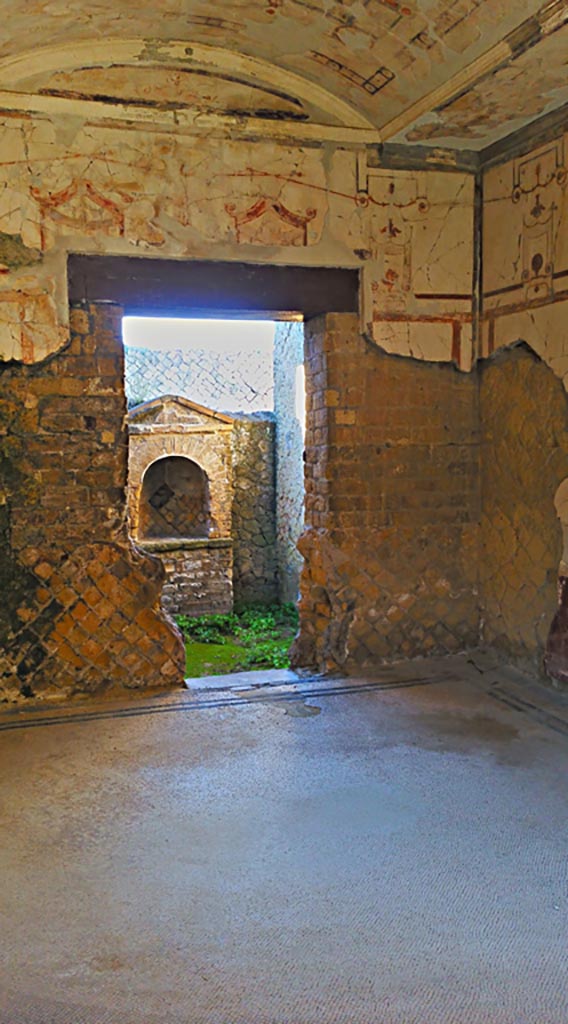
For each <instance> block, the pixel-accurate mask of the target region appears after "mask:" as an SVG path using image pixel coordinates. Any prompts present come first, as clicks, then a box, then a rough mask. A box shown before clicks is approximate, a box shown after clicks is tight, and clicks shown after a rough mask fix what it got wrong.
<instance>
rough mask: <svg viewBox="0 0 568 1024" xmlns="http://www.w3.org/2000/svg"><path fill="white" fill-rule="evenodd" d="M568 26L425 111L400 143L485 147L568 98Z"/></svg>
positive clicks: (470, 147)
mask: <svg viewBox="0 0 568 1024" xmlns="http://www.w3.org/2000/svg"><path fill="white" fill-rule="evenodd" d="M567 69H568V31H567V30H566V29H564V30H563V31H558V32H555V33H554V34H553V35H550V36H548V37H547V38H545V39H542V40H541V41H540V42H539V43H538V44H537V45H534V46H532V47H531V48H530V49H529V50H527V51H526V52H525V53H522V54H520V55H519V56H518V57H517V58H516V59H515V60H511V61H509V62H508V63H507V64H506V65H505V66H504V67H499V68H498V69H497V70H496V71H493V72H491V73H489V74H486V75H484V76H483V77H482V78H481V79H480V80H479V81H478V82H476V83H475V85H474V86H472V88H470V89H468V90H466V91H465V92H461V93H459V94H458V95H457V97H456V98H455V99H452V100H451V101H449V102H447V103H444V104H443V105H442V106H440V107H438V108H437V109H436V110H434V111H433V112H432V113H428V114H426V115H425V116H424V117H422V118H420V119H419V120H418V122H417V123H416V124H415V125H413V126H412V127H411V128H409V129H407V130H405V131H403V132H401V133H400V135H399V136H397V141H399V142H406V143H409V142H420V143H429V142H435V143H436V144H437V145H446V146H457V147H463V146H466V147H467V148H469V149H482V148H484V147H485V146H489V145H491V143H492V142H495V141H497V139H500V138H501V137H502V135H503V125H506V126H507V134H508V133H510V132H513V131H515V130H516V129H518V128H522V127H523V125H526V124H527V123H528V122H529V121H533V120H534V119H535V118H536V117H538V116H539V115H541V114H545V113H547V111H549V110H552V109H554V108H555V107H558V106H561V105H562V104H563V103H567V102H568V75H567Z"/></svg>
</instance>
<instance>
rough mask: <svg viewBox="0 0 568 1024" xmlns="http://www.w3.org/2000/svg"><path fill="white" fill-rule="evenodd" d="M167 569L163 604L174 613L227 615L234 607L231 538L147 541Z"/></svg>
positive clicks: (171, 613) (146, 549) (149, 548)
mask: <svg viewBox="0 0 568 1024" xmlns="http://www.w3.org/2000/svg"><path fill="white" fill-rule="evenodd" d="M141 547H142V548H143V549H144V550H145V551H152V552H154V553H155V554H157V555H159V557H160V559H161V562H162V565H163V566H164V569H165V572H166V579H165V582H164V586H163V590H162V605H163V607H164V608H165V609H166V611H167V612H168V613H169V614H170V615H227V614H229V612H232V610H233V544H232V541H231V540H230V539H227V540H225V539H218V540H210V541H193V542H191V543H190V542H185V543H183V544H179V546H176V545H175V543H173V542H167V541H162V542H160V541H154V542H150V543H143V544H142V545H141Z"/></svg>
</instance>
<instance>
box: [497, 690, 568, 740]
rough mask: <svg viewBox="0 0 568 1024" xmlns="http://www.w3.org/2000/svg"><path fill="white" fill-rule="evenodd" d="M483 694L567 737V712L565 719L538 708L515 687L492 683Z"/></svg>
mask: <svg viewBox="0 0 568 1024" xmlns="http://www.w3.org/2000/svg"><path fill="white" fill-rule="evenodd" d="M484 692H485V693H486V694H487V696H488V697H493V699H494V700H497V701H499V703H500V704H505V705H506V706H507V707H508V708H512V709H513V711H520V712H521V714H525V715H528V717H529V718H531V719H532V720H533V721H535V722H538V723H539V724H540V725H544V726H546V727H547V728H548V729H553V730H554V732H558V733H560V735H561V736H568V711H567V717H562V716H561V715H557V714H555V713H554V712H552V711H548V710H547V709H546V708H543V707H539V706H538V704H535V703H534V701H532V700H527V698H526V696H523V695H521V693H520V692H519V689H518V688H517V687H514V686H509V687H505V686H503V685H502V684H501V683H492V684H491V686H490V687H488V688H487V689H486V690H485V691H484ZM555 696H556V697H557V696H558V695H557V694H555Z"/></svg>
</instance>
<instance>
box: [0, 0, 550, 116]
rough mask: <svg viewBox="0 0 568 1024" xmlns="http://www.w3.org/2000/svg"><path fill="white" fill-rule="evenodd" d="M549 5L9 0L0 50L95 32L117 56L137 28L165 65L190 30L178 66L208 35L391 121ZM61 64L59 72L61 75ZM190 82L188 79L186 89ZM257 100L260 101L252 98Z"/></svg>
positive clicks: (455, 0)
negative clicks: (117, 46)
mask: <svg viewBox="0 0 568 1024" xmlns="http://www.w3.org/2000/svg"><path fill="white" fill-rule="evenodd" d="M542 6H543V0H516V3H515V4H511V3H510V0H365V2H364V3H360V2H358V0H342V2H328V0H228V2H226V3H224V4H223V5H222V9H221V10H219V11H217V8H215V9H213V8H212V6H211V4H208V3H205V2H204V0H165V2H164V3H161V4H160V7H159V13H158V11H157V9H156V5H155V4H153V3H150V0H140V2H139V3H137V4H136V5H126V4H125V5H122V8H121V9H118V10H117V6H116V3H115V2H114V0H94V2H93V3H91V4H90V5H89V9H88V11H87V10H86V9H85V6H84V3H83V2H82V0H51V2H50V3H49V4H48V5H46V4H45V3H44V2H40V0H12V2H11V4H10V17H9V19H7V24H5V26H4V27H3V35H2V43H1V45H0V61H1V60H2V58H3V57H4V58H7V57H9V56H10V55H11V54H22V53H24V52H25V51H26V50H29V49H30V48H31V47H32V46H33V47H34V48H48V47H56V46H63V47H65V46H70V51H69V52H68V54H67V56H68V57H69V55H70V52H71V51H72V49H73V48H74V47H75V48H76V46H77V44H81V43H82V42H83V41H85V40H88V42H89V44H90V46H91V47H92V46H93V45H96V44H98V43H99V42H101V41H102V42H104V43H105V44H106V46H107V52H106V54H105V58H104V61H103V63H104V66H105V67H108V66H109V65H112V64H113V63H118V64H120V61H119V60H118V61H117V60H115V54H114V49H113V44H112V40H132V39H140V40H141V41H143V40H145V41H146V42H145V44H144V47H143V49H142V50H141V53H140V55H139V57H138V58H136V60H135V61H134V63H136V62H137V61H139V62H140V63H142V64H143V65H144V67H145V68H146V69H148V68H149V67H150V66H155V67H158V68H159V67H162V68H164V66H166V65H167V64H168V63H173V62H172V60H171V53H169V52H168V43H169V41H171V40H186V41H187V45H186V47H185V50H186V52H184V53H183V54H182V56H181V58H180V57H179V56H176V60H175V66H174V69H173V71H176V70H179V69H183V68H185V69H190V70H192V69H194V67H195V57H194V54H193V53H192V46H191V44H192V43H193V44H195V43H198V42H199V43H203V44H207V45H214V46H221V47H223V48H225V49H227V50H229V51H235V52H241V53H243V54H246V55H248V56H250V57H255V58H257V59H262V60H265V61H268V62H270V63H272V64H273V65H275V66H277V67H279V68H282V69H285V70H288V71H289V72H293V73H296V74H300V75H302V76H304V78H305V79H306V81H307V82H308V83H312V84H313V85H321V86H323V87H324V88H325V89H327V90H329V92H330V93H331V94H333V95H335V96H337V97H341V98H342V99H343V100H345V101H346V102H347V103H350V104H352V105H353V107H354V108H355V109H358V110H361V111H362V112H363V113H364V114H365V115H366V116H367V117H368V118H369V120H370V121H371V122H372V123H374V124H375V125H384V124H385V123H386V122H388V121H390V120H391V119H393V118H395V117H397V115H399V114H400V113H401V111H402V110H404V108H405V107H406V106H408V105H409V104H412V103H415V102H416V101H418V100H419V99H421V98H422V97H424V96H427V95H428V94H429V93H431V92H432V90H434V89H435V88H437V87H438V86H440V85H442V84H443V83H444V82H446V81H447V80H448V79H449V78H451V77H452V76H453V75H456V74H458V73H460V72H462V71H463V70H464V68H465V67H467V65H468V64H469V63H470V62H471V61H472V60H475V59H476V58H478V57H479V56H480V55H481V54H483V53H484V52H485V51H487V50H488V49H489V48H491V47H492V46H493V45H495V44H496V43H497V42H498V41H499V40H500V39H502V38H503V37H504V36H505V35H506V34H507V33H509V32H511V31H512V30H514V29H516V28H517V27H518V26H519V25H520V24H521V23H522V22H523V21H524V20H526V19H527V18H530V17H531V16H532V15H535V14H536V13H537V11H538V10H539V9H540V8H541V7H542ZM47 63H48V64H49V61H47ZM93 63H96V61H93V59H92V58H89V57H88V55H86V58H85V62H84V65H83V67H84V68H92V65H93ZM67 67H68V65H67V64H66V63H65V62H61V61H55V62H54V63H53V64H51V65H50V66H48V67H46V68H45V69H44V77H43V78H42V65H41V59H40V60H39V62H37V61H32V62H31V63H30V65H29V67H27V68H23V69H22V73H20V71H18V73H17V74H16V73H15V69H13V68H12V72H13V73H12V75H11V76H8V80H7V83H5V84H4V87H6V88H22V87H24V88H26V87H27V83H29V85H30V87H32V86H33V88H35V89H46V90H50V89H55V90H58V89H64V90H67V89H69V88H71V89H73V84H72V82H69V81H68V80H67V78H66V76H65V71H66V70H67ZM74 67H80V65H77V64H75V65H74ZM54 71H56V72H58V73H61V74H60V75H59V77H58V76H57V75H56V76H55V78H53V72H54ZM81 75H82V76H83V78H82V80H81V79H80V78H79V79H77V83H76V84H77V85H78V86H79V87H80V91H82V90H83V89H86V90H87V92H89V90H90V95H92V96H96V95H101V89H100V87H99V83H100V81H101V79H102V85H103V93H102V94H103V95H105V94H106V92H105V90H106V85H105V79H104V76H103V75H100V74H99V73H98V72H97V71H96V70H95V69H93V70H91V71H89V72H88V73H87V72H86V71H83V72H81ZM111 77H112V81H111V82H109V87H110V88H111V92H112V95H115V94H116V95H120V96H121V97H122V98H126V99H132V91H131V90H132V83H131V82H129V81H124V82H123V83H122V84H120V81H119V80H120V77H121V72H119V71H117V72H115V71H114V70H113V72H112V76H111ZM138 77H140V76H138ZM146 77H147V76H146ZM0 78H1V75H0ZM194 84H195V83H194ZM186 87H187V86H186V85H180V89H181V92H182V93H183V92H184V90H185V89H186ZM136 88H137V90H138V91H139V90H140V88H141V87H140V86H137V87H136ZM163 88H164V86H163V75H162V74H161V73H160V74H159V75H158V76H157V77H156V81H155V84H154V85H152V86H149V87H148V88H146V89H145V90H144V96H145V99H146V100H149V99H152V100H156V99H158V98H159V96H160V94H162V95H163ZM168 88H169V87H168ZM198 91H201V86H200V87H199V88H198ZM175 98H176V99H178V98H179V99H183V97H175ZM250 102H251V103H252V105H253V106H254V104H255V100H254V99H253V98H252V97H251V100H250ZM263 103H264V101H263ZM239 105H240V104H239Z"/></svg>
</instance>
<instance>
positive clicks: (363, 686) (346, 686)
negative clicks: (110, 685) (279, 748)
mask: <svg viewBox="0 0 568 1024" xmlns="http://www.w3.org/2000/svg"><path fill="white" fill-rule="evenodd" d="M459 681H460V680H459V677H458V676H457V675H453V674H452V675H446V674H437V675H435V676H432V675H429V676H416V677H414V678H409V679H405V680H399V681H392V682H385V681H381V680H376V681H374V682H364V683H355V682H354V683H342V682H338V683H337V684H336V685H332V684H331V681H329V682H328V683H327V684H326V685H319V686H318V685H315V686H313V687H311V686H310V685H309V684H310V683H315V684H317V683H320V684H321V683H322V677H321V676H313V677H308V678H306V679H305V680H303V681H302V683H303V685H300V686H298V684H296V683H294V684H292V685H290V686H289V687H286V686H279V687H278V692H277V693H275V692H272V693H271V692H270V690H271V689H272V690H273V689H274V687H271V686H270V684H267V685H266V686H262V687H258V686H255V687H254V688H252V687H251V692H250V695H249V694H246V695H243V693H242V691H241V692H240V693H239V695H236V696H230V695H229V694H225V695H223V696H219V697H212V696H201V697H197V698H193V699H190V700H170V701H169V702H168V703H153V704H149V703H147V702H144V703H143V704H142V703H137V704H136V705H128V706H125V705H123V706H121V707H114V708H108V709H101V708H100V707H99V708H93V709H92V710H88V709H85V710H83V711H73V710H70V709H68V708H67V709H61V711H60V712H59V713H55V714H54V713H53V712H49V711H40V712H35V711H30V712H28V711H22V710H21V708H20V709H18V711H17V712H7V713H6V717H5V718H4V719H3V720H0V732H8V731H10V730H13V729H31V728H38V727H41V726H48V725H66V724H67V723H77V722H99V721H105V720H107V719H116V718H136V717H138V716H141V715H157V714H167V713H169V712H174V711H175V712H177V711H207V710H211V709H214V708H227V707H246V706H248V705H251V704H286V703H303V702H304V701H306V700H312V699H314V698H316V697H346V696H351V695H352V694H357V693H371V692H375V691H385V690H402V689H410V688H412V687H416V686H431V685H433V684H435V683H440V682H455V683H457V682H459ZM12 714H13V715H18V716H25V717H21V718H20V717H18V718H15V717H14V718H11V717H10V716H11V715H12Z"/></svg>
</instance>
